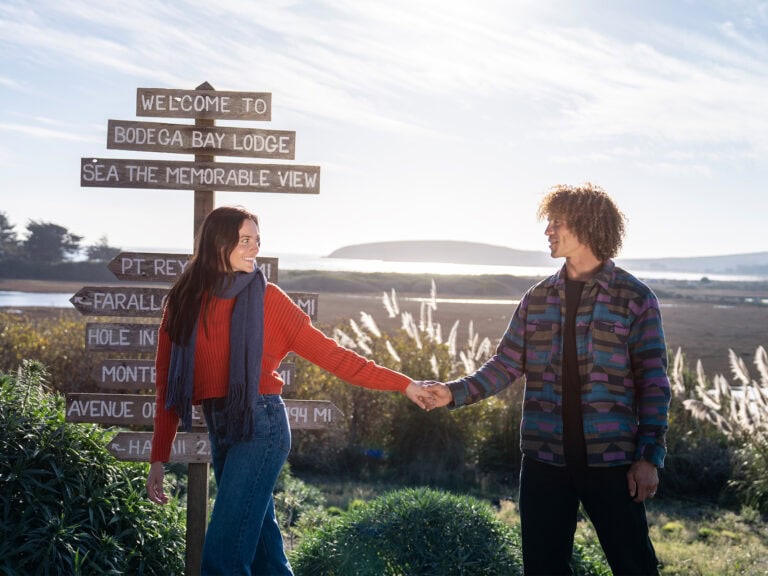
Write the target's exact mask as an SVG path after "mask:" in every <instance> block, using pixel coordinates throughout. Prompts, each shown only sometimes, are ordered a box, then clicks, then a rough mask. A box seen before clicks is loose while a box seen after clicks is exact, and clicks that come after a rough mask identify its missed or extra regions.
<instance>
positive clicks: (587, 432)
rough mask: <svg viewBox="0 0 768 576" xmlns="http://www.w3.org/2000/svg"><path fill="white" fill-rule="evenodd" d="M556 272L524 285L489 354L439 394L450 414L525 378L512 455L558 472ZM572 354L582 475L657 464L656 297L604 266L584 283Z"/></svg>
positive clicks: (660, 372)
mask: <svg viewBox="0 0 768 576" xmlns="http://www.w3.org/2000/svg"><path fill="white" fill-rule="evenodd" d="M565 279H566V275H565V266H563V268H562V269H561V270H560V271H559V272H558V273H557V274H555V275H553V276H550V277H549V278H547V279H545V280H542V281H541V282H539V283H538V284H536V285H535V286H532V287H531V288H530V289H529V290H528V291H527V292H526V293H525V295H524V296H523V298H522V299H521V301H520V303H519V304H518V306H517V309H516V310H515V312H514V314H513V316H512V320H511V321H510V323H509V327H508V328H507V331H506V333H505V334H504V337H503V338H502V339H501V341H500V342H499V345H498V347H497V349H496V353H495V355H494V356H493V357H492V358H491V359H490V360H488V361H487V362H486V363H485V364H484V365H483V366H481V367H480V368H479V369H478V370H477V371H476V372H475V373H474V374H472V375H470V376H466V377H464V378H461V379H459V380H456V381H454V382H449V383H448V386H449V387H450V388H451V391H452V393H453V402H454V407H459V406H463V405H467V404H472V403H474V402H477V401H479V400H482V399H483V398H486V397H488V396H492V395H494V394H497V393H498V392H500V391H501V390H503V389H504V388H506V387H507V386H510V385H511V384H513V383H514V382H515V381H516V380H517V379H518V378H520V377H521V376H524V377H525V378H524V380H523V381H521V382H524V384H525V394H524V398H523V418H522V422H521V425H520V445H521V446H520V447H521V449H522V451H523V453H524V454H525V455H526V456H529V457H531V458H534V459H536V460H539V461H541V462H546V463H550V464H555V465H559V466H563V465H565V459H564V456H563V418H562V407H563V393H562V353H563V345H562V344H563V342H562V333H563V329H564V318H565ZM576 353H577V357H578V367H579V374H580V376H581V407H582V418H583V425H584V438H585V440H586V448H587V464H588V465H589V466H618V465H621V464H628V463H631V462H633V461H635V460H639V459H643V460H647V461H648V462H652V463H653V464H655V465H656V466H658V467H659V468H661V467H663V465H664V457H665V455H666V441H665V436H666V431H667V426H668V420H667V418H668V412H669V402H670V388H669V380H668V378H667V373H666V372H667V349H666V344H665V342H664V332H663V330H662V325H661V313H660V310H659V302H658V300H657V299H656V296H655V295H654V293H653V292H652V291H651V289H650V288H648V287H647V286H646V285H645V284H643V283H642V282H641V281H640V280H638V279H637V278H635V277H634V276H632V275H631V274H629V273H628V272H626V271H625V270H622V269H621V268H619V267H617V266H616V265H615V264H614V262H613V261H611V260H608V261H606V262H605V263H604V265H603V267H602V269H601V270H600V271H599V272H598V273H597V274H596V275H595V277H594V278H592V279H591V280H589V281H587V282H586V284H585V286H584V289H583V291H582V297H581V302H580V304H579V307H578V310H577V313H576Z"/></svg>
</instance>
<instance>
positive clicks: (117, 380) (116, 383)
mask: <svg viewBox="0 0 768 576" xmlns="http://www.w3.org/2000/svg"><path fill="white" fill-rule="evenodd" d="M91 375H92V376H93V379H94V380H96V382H98V383H99V388H101V389H103V390H130V391H138V390H154V388H155V361H154V359H145V360H133V359H131V360H126V359H120V358H109V359H107V360H103V361H102V362H100V363H99V364H98V365H97V366H95V367H94V369H93V372H92V373H91Z"/></svg>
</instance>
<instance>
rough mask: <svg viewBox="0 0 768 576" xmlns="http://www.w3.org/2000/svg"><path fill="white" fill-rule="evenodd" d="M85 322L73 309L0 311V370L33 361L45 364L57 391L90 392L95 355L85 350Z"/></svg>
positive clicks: (3, 370)
mask: <svg viewBox="0 0 768 576" xmlns="http://www.w3.org/2000/svg"><path fill="white" fill-rule="evenodd" d="M85 324H86V320H85V319H84V318H83V317H81V316H80V315H79V313H78V312H77V311H76V310H56V311H46V312H45V313H44V314H39V313H35V312H34V311H27V312H18V313H15V312H6V311H0V344H2V346H1V347H0V372H10V371H13V370H15V369H16V367H17V366H19V365H20V364H21V362H22V361H23V360H36V361H38V362H40V363H41V364H43V365H44V366H45V367H46V370H47V371H48V372H49V373H50V375H51V381H52V382H53V386H55V388H56V389H57V390H61V391H66V392H86V391H90V390H91V389H93V388H94V383H93V377H92V374H91V373H92V371H93V369H94V366H95V365H96V363H97V358H96V356H95V355H93V354H89V353H88V352H87V351H86V349H85Z"/></svg>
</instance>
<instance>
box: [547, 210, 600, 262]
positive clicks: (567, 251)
mask: <svg viewBox="0 0 768 576" xmlns="http://www.w3.org/2000/svg"><path fill="white" fill-rule="evenodd" d="M544 234H546V236H547V239H548V240H549V252H550V256H552V258H568V257H571V256H577V255H579V254H582V253H584V251H585V250H586V251H588V250H589V248H587V247H586V246H585V245H584V244H582V243H581V242H579V239H578V238H576V235H575V234H574V233H573V232H571V231H570V229H569V228H568V224H567V223H566V221H565V219H564V218H562V217H558V216H550V217H549V218H548V219H547V228H546V230H544Z"/></svg>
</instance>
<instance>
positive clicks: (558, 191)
mask: <svg viewBox="0 0 768 576" xmlns="http://www.w3.org/2000/svg"><path fill="white" fill-rule="evenodd" d="M537 216H538V218H539V220H540V221H541V220H544V219H545V218H547V219H550V220H551V219H553V218H559V219H562V220H564V221H565V224H566V226H567V227H568V229H569V230H570V231H571V232H573V234H574V235H575V236H576V238H577V239H578V240H579V242H581V243H582V244H584V245H585V246H588V247H589V248H590V249H591V250H592V253H593V254H594V255H595V257H596V258H597V259H598V260H601V261H603V260H608V259H609V258H614V257H615V256H616V255H617V254H618V253H619V250H620V249H621V244H622V240H623V238H624V232H625V230H624V224H625V222H626V217H625V216H624V214H623V213H622V212H621V210H619V208H618V207H617V206H616V204H615V203H614V201H613V200H612V199H611V197H610V196H608V194H607V193H606V192H605V190H603V189H602V188H600V187H599V186H596V185H594V184H591V183H589V182H586V183H585V184H583V185H581V186H569V185H567V184H558V185H557V186H553V187H552V188H551V189H550V190H549V192H547V194H546V195H545V196H544V198H542V199H541V202H540V203H539V209H538V212H537Z"/></svg>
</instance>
